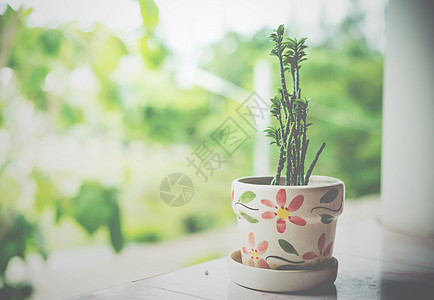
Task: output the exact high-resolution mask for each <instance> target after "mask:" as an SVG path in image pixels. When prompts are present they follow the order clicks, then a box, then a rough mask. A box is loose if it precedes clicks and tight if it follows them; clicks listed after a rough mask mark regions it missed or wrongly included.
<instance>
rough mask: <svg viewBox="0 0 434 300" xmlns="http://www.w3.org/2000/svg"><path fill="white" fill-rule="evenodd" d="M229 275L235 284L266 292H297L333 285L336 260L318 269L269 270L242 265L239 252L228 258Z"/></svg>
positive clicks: (335, 273) (336, 268)
mask: <svg viewBox="0 0 434 300" xmlns="http://www.w3.org/2000/svg"><path fill="white" fill-rule="evenodd" d="M228 265H229V274H230V275H231V278H232V280H233V281H235V282H236V283H237V284H239V285H241V286H244V287H247V288H251V289H255V290H261V291H267V292H280V293H284V292H299V291H304V290H308V289H311V288H314V287H316V286H318V285H321V284H324V283H326V282H328V283H333V282H334V281H335V279H336V276H337V273H338V260H337V259H336V258H334V257H333V258H332V260H331V262H330V263H329V264H325V265H324V264H323V265H321V267H318V268H310V269H298V270H270V269H263V268H255V267H250V266H247V265H243V263H242V262H241V251H240V250H238V251H235V252H233V253H232V254H230V255H229V257H228Z"/></svg>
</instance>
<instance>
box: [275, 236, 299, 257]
mask: <svg viewBox="0 0 434 300" xmlns="http://www.w3.org/2000/svg"><path fill="white" fill-rule="evenodd" d="M278 242H279V245H280V247H281V248H282V249H283V251H285V252H286V253H289V254H295V255H297V256H298V252H297V250H295V248H294V246H293V245H291V243H290V242H288V241H286V240H284V239H279V241H278Z"/></svg>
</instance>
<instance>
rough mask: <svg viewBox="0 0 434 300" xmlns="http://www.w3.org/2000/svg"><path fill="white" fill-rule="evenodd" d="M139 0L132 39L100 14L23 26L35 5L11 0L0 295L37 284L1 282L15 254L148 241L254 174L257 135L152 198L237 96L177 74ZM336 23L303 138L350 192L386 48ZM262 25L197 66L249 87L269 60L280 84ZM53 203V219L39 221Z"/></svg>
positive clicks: (370, 149)
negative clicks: (24, 6) (178, 196)
mask: <svg viewBox="0 0 434 300" xmlns="http://www.w3.org/2000/svg"><path fill="white" fill-rule="evenodd" d="M139 2H140V4H141V8H142V10H141V13H142V16H143V28H144V34H143V35H142V36H141V37H140V38H138V40H137V41H136V42H135V43H131V42H128V43H127V42H125V41H124V40H123V39H122V38H120V37H119V36H117V35H116V34H114V33H113V32H112V31H111V30H110V29H108V28H107V27H105V26H103V25H100V24H97V25H95V27H93V28H92V29H91V30H86V31H84V30H82V29H81V28H80V26H79V24H78V23H74V22H72V23H68V24H64V25H60V26H59V27H58V28H56V29H51V28H30V27H28V26H27V25H26V18H27V16H28V14H29V13H30V11H23V10H19V11H14V10H13V9H12V8H10V7H7V9H6V11H5V12H4V13H3V15H1V16H0V34H1V35H0V36H1V38H0V49H1V50H0V53H1V55H0V69H2V70H10V71H11V72H12V76H11V79H10V81H9V83H8V84H7V86H2V87H1V89H2V93H0V142H1V143H4V144H3V145H2V146H3V147H1V149H0V216H1V218H0V249H1V251H0V278H1V283H0V293H3V294H0V296H3V295H4V293H6V294H7V295H8V296H7V297H9V298H11V299H20V298H25V297H27V296H28V295H29V294H30V292H31V288H30V286H28V285H26V284H19V283H9V282H8V281H7V278H6V276H5V274H6V271H7V266H8V263H9V261H10V260H11V259H12V258H13V257H20V258H25V257H26V253H29V252H38V253H41V255H42V256H43V257H46V255H47V250H46V249H48V250H50V249H53V248H59V247H67V246H71V245H74V246H76V245H83V244H84V243H88V242H90V241H94V242H96V241H100V240H101V237H102V239H103V240H105V241H109V242H110V244H111V246H112V248H113V249H114V251H121V249H122V248H123V246H124V245H125V244H126V243H128V242H155V241H159V240H162V239H167V238H172V237H176V236H178V235H180V234H185V233H191V232H197V231H201V230H206V229H210V228H215V227H219V226H224V225H226V224H228V223H231V222H233V220H234V218H233V214H232V211H231V208H230V205H229V199H230V197H229V187H230V182H231V180H232V179H234V178H236V177H241V176H248V175H249V174H250V173H251V171H252V145H253V142H254V141H253V139H251V140H249V141H248V142H247V143H246V144H245V145H243V147H242V148H240V149H239V150H237V152H236V153H234V155H233V157H230V158H229V157H227V158H225V159H227V160H226V162H225V163H224V164H223V165H222V168H221V170H218V172H216V173H215V174H214V176H213V178H212V180H210V182H208V183H204V182H201V179H200V178H199V177H195V178H193V179H194V180H195V181H194V183H195V196H194V199H193V200H192V201H191V202H190V203H189V204H187V205H186V206H185V207H181V208H177V209H174V208H171V207H168V206H166V205H165V204H164V203H163V202H162V201H159V194H158V190H157V187H158V186H159V184H160V181H161V179H162V178H163V177H164V176H166V175H168V174H167V173H169V172H172V170H173V171H176V170H188V168H187V162H186V160H185V157H186V156H187V155H188V154H190V153H191V152H193V151H194V149H195V148H196V147H197V146H198V145H199V144H200V143H201V142H202V141H204V140H207V139H209V137H210V135H211V134H212V132H213V131H214V130H216V128H217V127H218V126H219V125H221V123H222V122H223V121H224V120H225V119H226V118H227V117H228V116H231V115H232V114H234V111H235V109H236V107H237V106H238V105H239V104H238V103H235V102H233V101H231V100H229V99H226V98H225V97H223V96H221V95H217V94H214V93H211V92H209V91H206V90H204V89H202V88H199V87H196V86H192V87H191V88H181V87H179V86H178V85H177V82H176V78H175V77H176V76H175V72H176V65H175V67H174V66H171V67H170V68H168V67H167V64H165V61H166V60H167V59H172V63H173V62H174V60H173V56H172V53H170V51H169V50H168V49H167V48H166V46H165V45H164V43H163V42H162V41H160V40H159V39H158V38H157V37H156V35H155V30H156V27H157V25H158V17H157V16H158V14H157V13H156V11H157V7H156V6H155V4H154V3H153V1H151V0H140V1H139ZM348 26H350V27H351V26H358V23H357V18H354V17H353V18H351V16H349V18H348V19H347V20H346V21H345V22H344V24H342V28H344V29H345V28H347V27H348ZM342 28H338V29H337V31H336V36H332V35H330V38H329V39H328V40H326V41H325V42H324V43H323V44H322V45H310V49H311V50H310V51H311V52H310V53H308V56H309V61H308V62H306V63H305V64H304V65H303V67H302V69H301V76H302V81H301V82H302V87H301V88H302V89H303V95H306V96H309V97H311V98H312V101H311V102H310V107H309V109H310V118H311V120H310V121H311V122H312V123H314V125H313V126H312V127H310V128H309V132H308V135H309V138H310V139H311V144H310V148H311V149H317V148H318V147H319V145H320V143H321V142H322V141H325V142H326V143H327V146H326V148H325V150H324V152H323V154H322V157H321V160H320V162H319V163H318V164H317V166H316V169H315V171H314V173H315V174H324V175H329V176H335V177H339V178H341V179H342V180H344V181H345V183H346V186H347V196H348V197H349V198H355V197H358V196H361V195H365V194H368V193H378V192H379V186H380V148H381V128H380V126H381V94H382V66H383V58H382V56H381V55H380V54H379V53H377V52H376V51H374V50H372V49H371V48H370V47H369V45H368V44H367V43H366V41H365V40H364V38H363V36H357V35H356V36H354V35H352V34H353V33H354V30H348V28H347V29H345V30H344V29H342ZM270 33H271V29H263V30H261V31H259V32H257V33H256V34H255V35H254V36H251V37H246V36H242V35H240V34H237V33H233V32H229V33H227V34H226V35H225V36H224V37H223V39H222V40H221V41H220V42H218V43H216V44H214V45H209V46H207V47H206V48H205V49H203V53H204V55H203V57H201V59H200V67H201V68H203V69H205V70H207V71H209V72H211V73H213V74H216V75H217V76H220V77H221V78H224V79H225V80H227V81H229V82H232V83H234V84H236V85H238V86H240V87H242V88H244V89H245V90H248V91H253V88H254V87H253V69H254V65H255V64H256V62H257V61H259V60H269V61H270V63H271V64H272V67H273V70H274V72H273V76H275V78H273V84H274V85H275V86H273V88H274V89H275V88H277V86H278V83H279V80H278V75H279V73H278V65H277V64H276V62H274V61H273V60H272V59H271V58H270V57H269V52H270V50H271V43H270V42H269V40H268V35H269V34H270ZM290 36H291V32H290ZM308 42H309V40H308ZM8 49H9V50H8ZM241 100H243V99H241ZM28 111H31V113H28ZM26 112H27V115H26ZM23 114H24V116H25V117H22V115H23ZM47 145H48V146H47ZM47 148H48V150H47ZM44 151H45V152H46V151H48V154H47V153H45V152H44ZM49 151H51V152H49ZM276 152H277V151H276ZM313 152H314V151H308V157H307V159H308V160H309V161H311V160H312V157H311V156H312V155H314V153H313ZM44 153H45V154H44ZM42 154H44V155H42ZM309 155H310V157H309ZM101 157H104V158H103V159H102V160H101V159H100V158H101ZM69 160H73V162H69ZM276 160H277V157H275V156H273V164H274V165H276ZM68 163H69V164H68ZM94 164H95V165H94ZM88 165H91V167H89V166H88ZM97 167H98V168H100V170H99V171H98V172H97V171H96V169H97ZM189 171H191V170H189ZM185 172H187V171H185ZM270 173H273V171H272V170H270ZM47 216H48V217H49V218H51V220H52V224H53V225H57V227H54V226H53V227H52V228H46V227H44V228H43V226H41V225H38V224H39V221H40V220H41V219H42V218H43V217H47ZM71 223H72V224H73V226H74V227H68V226H69V225H65V224H71ZM61 228H63V229H61ZM64 228H67V229H64ZM56 230H66V234H67V235H69V233H70V232H71V231H74V232H76V231H77V232H82V231H83V232H85V233H86V235H91V236H93V237H94V240H92V239H90V240H89V239H86V238H84V237H82V239H81V240H78V241H77V242H75V241H70V242H71V244H66V245H58V244H57V242H56V241H55V240H54V241H53V239H54V237H55V236H56V233H53V232H56ZM60 234H65V232H64V231H62V232H61V233H60ZM43 236H44V239H42V237H43ZM0 298H1V297H0Z"/></svg>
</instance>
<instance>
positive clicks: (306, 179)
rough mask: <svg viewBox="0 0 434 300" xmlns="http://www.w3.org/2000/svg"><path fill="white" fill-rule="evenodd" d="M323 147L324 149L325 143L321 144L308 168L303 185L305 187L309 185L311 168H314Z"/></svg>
mask: <svg viewBox="0 0 434 300" xmlns="http://www.w3.org/2000/svg"><path fill="white" fill-rule="evenodd" d="M324 147H325V143H322V145H321V148H319V150H318V152H317V153H316V155H315V158H314V160H313V161H312V164H311V165H310V167H309V170H307V173H306V178H305V179H304V184H305V185H307V184H308V183H309V178H310V175H311V174H312V171H313V168H314V167H315V164H316V162H317V161H318V158H319V156H320V154H321V152H322V150H323V149H324Z"/></svg>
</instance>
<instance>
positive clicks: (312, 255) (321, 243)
mask: <svg viewBox="0 0 434 300" xmlns="http://www.w3.org/2000/svg"><path fill="white" fill-rule="evenodd" d="M325 241H326V234H325V233H323V234H321V236H320V237H319V239H318V250H319V253H318V254H317V253H315V252H313V251H310V252H306V253H305V254H303V259H304V260H310V259H314V258H317V259H318V261H319V262H323V261H325V260H326V259H327V258H328V256H329V255H330V252H331V251H332V248H333V241H332V242H330V244H328V246H327V247H326V249H325V251H323V249H324V245H325Z"/></svg>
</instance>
